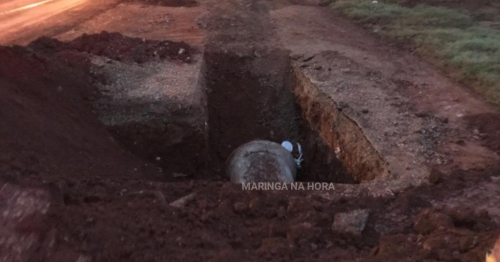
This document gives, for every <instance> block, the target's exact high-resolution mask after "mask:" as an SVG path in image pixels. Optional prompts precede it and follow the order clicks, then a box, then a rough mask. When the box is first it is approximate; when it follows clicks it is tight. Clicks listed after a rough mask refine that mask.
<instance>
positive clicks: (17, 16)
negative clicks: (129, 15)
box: [0, 0, 118, 45]
mask: <svg viewBox="0 0 500 262" xmlns="http://www.w3.org/2000/svg"><path fill="white" fill-rule="evenodd" d="M117 2H118V1H106V0H105V1H88V0H43V1H36V0H11V1H6V2H3V3H1V4H0V44H3V45H10V44H26V43H28V42H30V41H33V40H34V39H36V38H38V37H40V36H43V35H47V36H52V35H54V34H55V33H57V32H60V31H61V30H65V29H68V28H71V27H72V26H74V25H76V24H78V23H80V22H82V21H85V20H87V19H89V18H91V17H92V16H93V15H96V14H97V13H99V12H102V11H103V10H106V9H109V8H110V7H112V6H113V5H115V4H116V3H117Z"/></svg>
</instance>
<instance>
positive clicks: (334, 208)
mask: <svg viewBox="0 0 500 262" xmlns="http://www.w3.org/2000/svg"><path fill="white" fill-rule="evenodd" d="M252 30H254V32H258V31H259V28H257V29H256V28H252ZM224 37H227V36H224ZM225 40H228V38H225ZM228 42H231V41H229V40H228ZM103 43H106V45H104V44H103ZM115 45H117V46H115ZM160 46H161V44H159V42H149V41H142V40H141V41H139V40H137V39H128V38H123V37H121V36H118V35H114V34H111V35H110V34H101V35H97V36H86V37H84V38H82V39H77V40H75V41H74V42H70V43H68V44H66V43H60V42H57V41H53V40H50V39H42V40H40V41H38V42H36V43H34V44H33V45H31V49H32V50H29V49H26V48H22V47H14V48H3V47H2V48H0V61H2V62H1V63H0V121H1V122H0V148H2V150H1V151H0V210H2V212H3V211H4V210H5V209H6V207H8V206H9V205H13V204H12V203H11V202H9V200H11V199H12V198H13V195H15V193H16V192H20V191H23V190H25V191H26V190H30V189H31V188H41V189H43V191H44V192H46V193H47V194H48V195H50V202H51V206H50V208H49V210H48V213H47V214H46V215H31V216H26V217H24V218H23V219H20V220H19V221H17V224H16V226H15V227H14V229H13V230H14V233H15V234H20V235H22V236H26V237H27V236H32V235H35V236H36V241H35V244H33V245H32V246H30V248H29V249H26V250H23V251H24V257H25V259H22V260H7V261H33V262H34V261H53V262H59V261H68V262H73V261H74V262H76V261H78V262H83V261H138V262H139V261H141V262H143V261H264V260H269V261H380V262H382V261H464V262H465V261H467V262H469V261H484V256H485V254H486V251H487V250H489V249H490V248H491V247H492V245H493V243H494V242H495V240H496V238H497V236H498V233H499V230H498V225H497V224H496V223H495V222H494V221H493V219H492V218H490V216H489V215H488V214H487V212H483V211H481V210H478V211H472V210H473V209H472V208H474V206H471V205H474V204H475V202H474V201H473V199H471V202H470V203H469V204H470V205H467V203H461V204H462V205H461V206H460V207H458V208H434V207H433V204H434V203H436V202H437V203H440V202H445V201H446V200H447V198H448V197H449V196H450V195H453V194H460V193H462V192H467V191H468V190H469V189H471V188H474V187H475V185H478V184H480V183H486V184H492V183H494V181H498V174H499V173H498V171H499V169H498V168H496V167H489V168H488V169H481V170H469V171H456V172H455V173H453V174H451V175H449V176H445V175H442V174H440V173H437V174H435V179H433V180H432V182H433V183H434V184H432V185H425V186H421V187H416V188H410V189H408V190H406V191H404V192H399V193H396V194H395V195H394V196H393V197H385V198H384V197H381V196H373V195H369V194H368V193H367V192H361V193H360V194H359V195H357V196H356V197H354V198H353V197H348V194H347V193H346V192H344V191H343V189H341V188H339V189H338V190H335V191H334V192H322V191H264V192H262V191H242V190H241V188H240V187H239V186H236V185H231V184H228V183H225V182H205V181H187V182H180V183H160V182H155V181H156V180H155V179H156V178H158V177H159V176H160V175H161V174H159V173H158V172H157V171H156V170H157V169H156V168H154V166H152V165H151V164H150V163H144V162H143V161H140V160H138V159H137V158H136V157H134V156H133V155H131V154H130V153H129V152H127V151H126V150H124V149H123V148H122V147H121V145H119V144H117V143H116V142H115V141H114V139H113V138H112V137H111V136H110V135H109V133H108V132H107V131H106V130H105V128H104V126H103V125H102V124H101V123H100V122H99V121H97V119H96V117H95V116H94V115H93V114H92V113H91V109H90V107H89V106H88V101H87V100H89V99H92V97H93V92H94V89H93V87H92V82H93V81H95V80H96V79H95V77H94V78H93V76H92V75H91V74H90V69H89V63H88V60H89V55H88V54H86V53H84V52H82V51H85V52H90V53H92V54H94V55H103V56H108V57H111V58H113V59H123V60H124V61H139V62H144V61H147V60H148V59H151V58H152V57H153V54H154V50H158V49H155V48H160ZM182 46H183V45H182V44H179V46H177V47H182ZM172 50H175V49H172ZM172 50H170V51H168V50H166V51H165V57H170V56H171V58H173V59H180V60H184V61H185V59H184V58H183V57H180V56H178V55H176V53H175V52H173V51H172ZM177 50H179V49H177ZM189 50H190V49H188V48H187V47H186V51H189ZM260 55H261V54H258V56H260ZM256 56H257V55H256ZM186 59H187V58H186ZM257 65H258V64H257ZM226 66H227V65H226ZM222 71H223V72H222V73H224V72H226V73H228V74H229V75H231V74H233V73H234V72H233V69H232V68H223V69H222ZM219 73H220V72H219ZM234 74H236V73H234ZM235 106H237V105H235ZM225 110H231V108H230V109H225ZM224 112H225V113H228V112H227V111H224ZM496 119H498V117H497V116H495V115H484V116H481V117H478V118H477V120H476V119H471V120H470V121H472V122H473V126H479V129H480V130H479V132H480V133H484V134H486V136H485V138H484V139H485V143H487V144H491V145H492V146H493V148H496V149H497V150H498V145H496V144H493V143H491V142H494V141H496V140H497V139H496V137H498V128H496V126H495V125H493V124H492V122H493V121H495V120H496ZM235 120H237V119H236V118H235ZM256 121H257V120H256ZM257 122H258V121H257ZM12 185H16V186H12ZM191 193H196V196H195V197H194V199H193V200H192V201H190V202H188V203H187V204H186V206H185V207H183V208H174V207H172V206H169V205H168V203H171V202H172V201H174V200H177V199H179V198H180V197H183V196H186V195H188V194H191ZM14 204H16V203H14ZM354 209H369V210H370V211H371V213H370V216H369V219H368V223H367V226H366V228H365V230H364V231H363V234H362V236H357V235H349V234H341V233H338V232H334V231H332V229H331V226H332V222H333V217H334V216H335V214H339V213H342V212H348V211H350V210H354ZM2 225H3V224H2ZM1 229H2V231H0V240H3V239H4V237H6V235H7V236H8V235H10V234H11V233H12V234H13V232H10V231H4V228H3V227H2V228H1ZM5 243H6V242H4V241H2V242H0V251H2V252H0V256H1V255H5V254H7V253H8V252H11V251H12V250H13V249H10V248H9V246H7V245H6V244H5ZM16 244H17V243H14V248H16V247H17V246H16Z"/></svg>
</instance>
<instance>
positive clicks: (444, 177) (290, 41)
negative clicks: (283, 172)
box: [0, 0, 500, 262]
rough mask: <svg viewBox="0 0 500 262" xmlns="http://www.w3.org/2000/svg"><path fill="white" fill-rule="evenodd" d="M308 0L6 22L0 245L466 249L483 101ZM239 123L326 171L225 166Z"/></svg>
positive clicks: (26, 254)
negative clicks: (250, 184) (251, 184)
mask: <svg viewBox="0 0 500 262" xmlns="http://www.w3.org/2000/svg"><path fill="white" fill-rule="evenodd" d="M57 2H59V1H57ZM61 2H64V1H62V0H61ZM9 3H10V4H13V3H14V2H13V1H9V2H5V3H4V4H2V5H7V4H9ZM19 3H20V2H19ZM26 4H29V3H24V2H23V4H22V5H19V6H25V5H26ZM49 4H51V3H49V2H47V3H45V4H42V5H39V8H42V7H43V6H45V8H48V7H50V5H49ZM52 4H54V6H53V7H54V8H55V7H56V6H58V5H56V2H55V1H54V3H52ZM59 4H62V3H59ZM68 4H69V3H68ZM324 5H325V2H323V1H312V0H309V1H298V0H294V1H286V0H275V1H257V0H245V1H243V0H242V1H226V0H223V1H210V0H199V1H198V2H194V1H189V0H136V1H135V0H134V1H112V0H107V1H87V2H85V3H83V4H81V5H78V6H77V7H75V8H72V9H69V10H67V11H65V12H61V13H58V14H53V15H51V16H50V17H48V16H47V18H46V19H44V22H43V23H36V24H31V25H27V26H24V27H23V30H20V31H19V30H18V31H16V30H15V28H14V29H13V28H11V27H8V28H9V29H8V30H7V33H5V34H3V35H2V36H3V37H2V38H1V41H2V43H3V44H13V43H16V44H25V45H27V46H26V47H23V46H15V47H0V61H1V63H0V121H1V122H0V148H2V150H1V152H0V220H1V222H2V223H0V261H23V262H25V261H26V262H28V261H54V262H56V261H68V262H77V261H78V262H90V261H141V262H142V261H264V260H269V261H381V262H382V261H464V262H465V261H467V262H469V261H484V258H485V254H486V252H487V251H488V250H489V249H491V248H492V246H493V243H495V241H496V239H497V237H498V233H500V228H499V227H498V223H500V209H499V208H498V207H499V206H500V192H499V188H500V177H499V173H498V172H499V170H500V167H499V166H498V163H499V156H498V154H499V153H500V146H499V143H498V141H500V133H499V132H498V130H500V126H499V123H500V121H499V120H500V115H499V114H498V111H497V109H496V108H493V107H491V106H490V105H488V104H486V103H484V102H483V101H481V100H480V99H479V98H477V97H476V96H475V95H474V94H472V93H470V92H469V91H467V89H466V87H464V86H461V85H459V84H457V83H455V82H453V81H452V80H450V79H449V78H448V77H446V76H445V75H443V74H442V73H440V72H439V71H437V70H436V69H435V68H434V67H432V66H431V65H429V64H426V63H424V62H422V61H420V60H419V59H418V57H415V56H414V55H413V54H411V53H409V52H407V51H406V50H403V49H401V48H399V47H398V45H397V44H394V43H392V42H390V41H387V40H386V39H381V38H379V37H378V36H375V35H373V34H371V33H369V32H366V31H365V30H363V29H362V28H360V27H358V26H357V25H356V24H354V23H352V22H351V21H349V20H346V19H345V18H343V17H342V16H341V15H339V14H338V13H336V12H334V11H332V10H331V9H329V8H328V7H325V6H324ZM19 6H18V7H19ZM18 7H14V8H18ZM59 7H60V5H59ZM12 8H13V6H11V7H9V8H7V9H8V10H13V9H12ZM7 9H6V10H7ZM32 9H33V10H31V9H26V10H23V11H19V12H14V13H11V14H7V15H15V17H16V19H20V20H19V21H21V20H22V19H21V18H22V17H24V16H21V14H28V13H25V12H28V11H30V12H31V11H35V10H37V9H36V8H32ZM42 10H44V9H38V11H37V12H34V13H31V14H32V15H35V14H38V15H35V16H36V17H39V18H42V17H45V15H42V13H43V12H41V11H42ZM45 10H49V9H45ZM59 10H62V9H59ZM47 14H48V13H47ZM26 17H27V16H26ZM0 19H2V18H1V17H0ZM5 21H14V20H5ZM1 26H4V23H3V22H2V24H1ZM102 31H106V32H102ZM41 35H46V36H49V37H44V38H41V39H38V40H36V41H34V42H32V40H34V39H35V38H37V37H40V36H41ZM253 139H268V140H273V141H277V142H280V141H283V140H292V141H296V142H300V143H301V144H302V145H303V150H304V162H303V167H302V169H301V170H300V171H299V175H298V177H299V181H301V182H304V183H307V182H325V183H334V186H335V188H334V189H333V190H332V189H324V188H316V189H315V188H308V187H307V184H305V185H306V187H305V190H242V187H241V185H234V184H231V183H229V181H228V178H227V177H225V174H224V164H225V160H226V159H227V157H228V156H229V154H230V153H231V152H232V150H233V149H234V148H236V147H237V146H239V145H241V144H242V143H245V142H248V141H249V140H253ZM171 203H175V204H171Z"/></svg>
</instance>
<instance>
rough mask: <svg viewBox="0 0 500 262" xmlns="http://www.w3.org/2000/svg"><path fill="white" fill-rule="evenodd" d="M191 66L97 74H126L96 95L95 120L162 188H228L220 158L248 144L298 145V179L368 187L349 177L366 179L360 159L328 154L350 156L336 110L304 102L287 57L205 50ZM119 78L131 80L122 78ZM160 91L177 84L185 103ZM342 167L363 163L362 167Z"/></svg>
mask: <svg viewBox="0 0 500 262" xmlns="http://www.w3.org/2000/svg"><path fill="white" fill-rule="evenodd" d="M194 61H197V62H196V63H191V64H187V65H186V64H174V63H170V62H166V63H164V64H161V65H160V64H152V65H149V66H148V65H145V66H142V67H139V66H133V67H130V65H128V64H126V63H111V64H109V63H107V64H106V66H105V67H103V68H104V69H106V68H107V69H106V70H107V71H109V72H110V73H109V74H113V73H115V72H123V71H127V70H128V71H127V72H128V73H127V74H122V73H121V74H120V75H119V76H116V77H115V78H116V79H118V80H116V79H115V80H113V79H112V80H111V82H117V83H122V84H110V85H105V86H102V87H100V89H101V92H102V93H103V94H104V95H103V97H102V99H100V100H99V102H98V103H97V111H98V114H99V118H100V120H101V121H102V122H103V123H104V124H105V125H106V126H107V127H108V130H109V131H110V132H111V133H112V134H113V135H114V137H115V139H116V140H117V141H119V142H120V143H121V144H122V145H124V146H125V147H126V148H127V149H128V150H129V151H131V152H132V153H133V154H135V155H137V156H139V157H141V158H143V159H145V160H147V161H149V162H152V163H154V165H156V166H158V167H159V168H160V169H161V170H162V171H163V174H164V180H165V181H183V180H190V179H205V180H207V179H208V180H222V181H227V179H228V178H227V177H226V176H225V163H226V160H227V159H228V157H229V156H230V154H231V153H232V152H233V150H235V149H236V148H237V147H239V146H241V145H243V144H245V143H247V142H250V141H253V140H269V141H273V142H277V143H281V142H282V141H285V140H288V141H291V142H294V143H300V144H301V146H302V151H303V153H304V155H303V157H304V158H303V159H304V161H303V162H302V168H300V169H299V170H298V174H297V179H298V180H299V181H317V182H335V183H356V182H360V181H363V180H370V179H371V178H368V179H365V178H363V177H360V176H359V175H358V176H356V178H357V179H355V178H354V176H352V175H351V174H359V173H366V172H364V170H366V168H365V167H364V166H363V163H368V161H364V160H363V158H362V155H360V154H357V155H354V157H352V156H351V155H347V156H348V157H347V158H345V157H344V159H342V161H340V160H339V159H338V158H337V156H338V154H337V153H336V152H335V151H334V150H333V148H336V147H339V146H338V144H339V143H340V148H343V149H346V150H343V151H342V150H341V152H345V151H349V150H347V149H348V148H349V147H348V146H345V145H344V144H346V143H350V142H349V141H348V140H343V139H338V137H339V136H338V134H336V133H335V132H334V134H331V132H332V131H331V130H334V129H335V128H334V126H335V121H332V120H331V119H333V118H335V117H331V112H330V111H331V110H333V111H334V108H333V109H332V108H331V107H322V105H324V104H328V103H325V101H317V100H318V99H316V98H315V97H314V95H313V94H311V90H313V89H314V87H312V86H308V85H306V84H304V82H305V80H304V78H300V77H298V76H297V71H296V70H295V68H294V67H293V65H292V62H291V59H290V56H289V53H288V51H285V50H282V49H279V48H272V49H271V50H265V49H264V50H246V49H243V50H229V51H228V50H220V49H218V48H207V49H206V50H205V52H204V54H203V57H198V58H196V59H194ZM149 67H152V68H149ZM151 72H153V73H151ZM123 75H125V76H134V77H130V79H123ZM165 86H167V87H172V86H176V88H172V89H174V90H180V91H182V93H185V94H187V95H186V96H184V99H182V100H179V99H177V98H176V96H175V95H174V96H170V95H168V94H166V95H164V93H166V92H165V91H164V88H165ZM185 91H186V92H185ZM316 118H318V119H316ZM324 120H327V121H324ZM341 122H342V121H341ZM344 122H345V121H344ZM341 130H345V129H341ZM328 132H330V133H328ZM337 133H339V132H337ZM358 133H359V132H358ZM360 136H361V135H360ZM351 140H352V139H351ZM354 140H359V139H358V137H355V139H354ZM346 141H347V142H346ZM342 143H344V144H342ZM356 148H359V146H356ZM349 157H350V158H349ZM350 159H362V161H361V162H362V163H361V162H360V163H361V164H360V163H356V162H353V161H350ZM346 160H347V161H346ZM345 163H347V165H345ZM352 163H354V164H352ZM352 166H360V167H362V168H361V169H353V168H352ZM345 167H347V168H345ZM349 168H351V169H349ZM350 170H354V171H359V170H361V171H360V172H357V173H353V172H348V171H350Z"/></svg>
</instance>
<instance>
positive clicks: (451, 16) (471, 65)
mask: <svg viewBox="0 0 500 262" xmlns="http://www.w3.org/2000/svg"><path fill="white" fill-rule="evenodd" d="M391 2H393V1H390V0H386V1H385V2H381V1H378V2H376V3H375V2H373V1H372V0H337V1H335V2H334V3H333V4H332V5H333V7H334V8H336V9H339V10H341V11H342V12H344V13H345V14H346V15H347V16H348V17H350V18H353V19H355V20H357V21H360V22H362V23H365V24H366V25H369V26H371V27H372V28H373V29H374V30H375V31H377V32H378V33H381V34H384V35H388V36H390V37H395V38H400V39H411V40H412V41H413V42H414V43H415V45H416V47H417V51H418V52H420V54H421V55H423V56H424V57H425V56H430V58H431V60H432V61H439V64H440V65H441V66H444V67H446V68H447V69H453V71H455V72H457V74H454V75H455V76H456V77H457V78H458V80H462V81H466V82H468V83H473V84H472V87H473V88H474V89H475V90H476V91H477V92H479V93H480V94H482V95H483V96H484V97H485V99H486V100H487V101H490V102H493V103H495V104H497V105H500V31H499V30H497V29H494V28H490V27H486V26H482V25H481V24H480V23H479V22H478V21H477V20H475V17H474V16H473V15H471V14H468V13H464V12H460V11H457V10H453V9H449V8H444V7H434V6H427V5H419V6H415V7H412V8H410V7H403V6H400V5H397V4H394V3H391ZM436 58H437V59H436Z"/></svg>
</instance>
